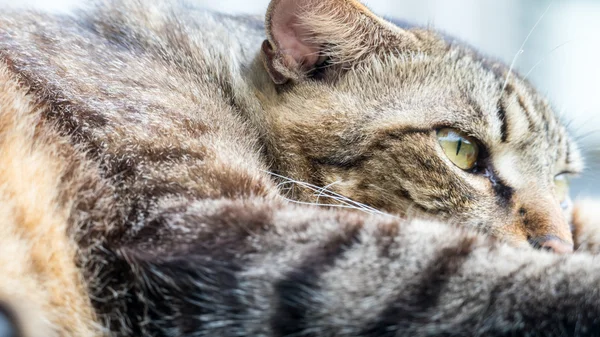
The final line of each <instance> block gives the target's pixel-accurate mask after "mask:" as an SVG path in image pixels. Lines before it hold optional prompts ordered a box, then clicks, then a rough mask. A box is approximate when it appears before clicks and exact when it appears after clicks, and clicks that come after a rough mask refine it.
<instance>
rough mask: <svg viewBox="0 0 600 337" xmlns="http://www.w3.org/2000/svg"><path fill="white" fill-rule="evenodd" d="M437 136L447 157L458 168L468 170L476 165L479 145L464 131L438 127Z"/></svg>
mask: <svg viewBox="0 0 600 337" xmlns="http://www.w3.org/2000/svg"><path fill="white" fill-rule="evenodd" d="M437 138H438V141H439V142H440V145H441V147H442V149H443V150H444V153H445V154H446V156H448V159H450V161H451V162H452V163H454V165H456V166H458V167H459V168H461V169H463V170H465V171H469V170H472V169H474V168H475V166H476V165H477V159H478V158H479V146H478V145H477V142H476V141H475V140H474V139H473V138H472V137H469V136H467V135H466V134H465V133H464V132H461V131H458V130H456V129H450V128H445V129H440V130H438V131H437Z"/></svg>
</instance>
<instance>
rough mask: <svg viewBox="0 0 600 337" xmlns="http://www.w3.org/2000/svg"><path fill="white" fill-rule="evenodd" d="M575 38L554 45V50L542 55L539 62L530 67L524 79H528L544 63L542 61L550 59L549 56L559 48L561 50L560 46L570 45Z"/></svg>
mask: <svg viewBox="0 0 600 337" xmlns="http://www.w3.org/2000/svg"><path fill="white" fill-rule="evenodd" d="M573 41H574V40H569V41H565V42H563V43H561V44H559V45H558V46H556V47H554V48H553V49H552V50H550V51H549V52H548V53H547V54H546V55H545V56H544V57H542V58H541V59H540V60H539V61H538V62H536V64H534V65H533V67H531V69H529V71H528V72H527V73H526V74H525V76H524V77H523V79H525V80H527V79H528V78H529V75H531V73H532V72H533V71H534V70H535V69H537V67H538V66H539V65H540V64H542V62H544V61H545V60H546V59H548V57H549V56H551V55H552V54H554V53H555V52H556V51H557V50H559V49H560V48H562V47H564V46H566V45H568V44H569V43H571V42H573Z"/></svg>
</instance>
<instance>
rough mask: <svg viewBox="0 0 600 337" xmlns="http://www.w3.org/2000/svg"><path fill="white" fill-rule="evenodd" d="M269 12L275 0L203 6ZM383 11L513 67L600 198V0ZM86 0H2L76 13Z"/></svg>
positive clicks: (516, 0) (398, 6) (375, 1)
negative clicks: (556, 120) (562, 123)
mask: <svg viewBox="0 0 600 337" xmlns="http://www.w3.org/2000/svg"><path fill="white" fill-rule="evenodd" d="M195 1H199V2H200V3H201V4H202V5H204V6H206V7H209V8H212V9H216V10H220V11H225V12H230V13H253V14H263V13H264V10H265V9H266V6H267V4H268V2H269V1H268V0H253V1H249V0H219V1H214V0H195ZM363 2H364V3H366V4H367V5H368V6H369V7H370V8H371V9H373V10H374V11H375V12H376V13H378V14H380V15H385V16H392V17H396V18H399V19H404V20H406V21H410V22H414V23H416V24H419V25H428V26H431V27H434V28H436V29H439V30H442V31H444V32H446V33H448V34H450V35H453V36H456V37H459V38H460V39H461V40H463V41H465V42H468V43H470V44H472V45H473V46H475V47H477V48H479V49H480V50H481V51H482V52H484V53H486V54H488V55H491V56H494V57H496V58H498V59H500V60H503V61H504V62H506V63H507V64H513V63H514V66H515V68H516V69H517V70H518V71H519V72H520V73H521V74H522V75H525V76H526V77H527V78H529V79H530V80H531V81H532V82H533V83H534V84H535V85H536V86H537V88H538V89H539V90H540V91H541V92H542V93H544V94H546V95H547V96H548V97H549V98H550V100H551V102H552V104H553V105H554V107H555V109H556V110H557V111H558V112H559V113H561V115H562V116H563V118H564V119H565V120H566V121H568V122H569V123H570V128H571V131H572V133H573V134H574V135H575V136H576V137H577V138H578V139H580V144H581V145H582V148H583V149H584V151H585V155H586V158H587V163H588V169H587V171H586V173H585V174H584V175H583V177H582V178H580V179H577V180H575V181H574V182H573V196H575V197H577V196H580V197H585V196H591V195H600V36H599V34H600V0H535V1H523V0H502V1H497V0H363ZM78 3H82V0H20V1H18V2H17V1H15V0H0V5H2V6H11V7H33V8H41V9H44V10H50V11H69V9H70V8H72V6H76V5H77V4H78Z"/></svg>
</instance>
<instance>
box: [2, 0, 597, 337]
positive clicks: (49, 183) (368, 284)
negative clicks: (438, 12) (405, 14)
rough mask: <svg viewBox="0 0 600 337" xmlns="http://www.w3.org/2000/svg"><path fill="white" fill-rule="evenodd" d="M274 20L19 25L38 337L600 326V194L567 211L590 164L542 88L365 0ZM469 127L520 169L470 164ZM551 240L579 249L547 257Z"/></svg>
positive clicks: (24, 255) (11, 168)
mask: <svg viewBox="0 0 600 337" xmlns="http://www.w3.org/2000/svg"><path fill="white" fill-rule="evenodd" d="M290 17H291V21H289V20H288V19H290ZM290 22H292V23H293V24H292V25H288V24H289V23H290ZM265 26H266V34H265ZM265 26H263V24H262V23H261V20H259V19H257V18H254V17H249V16H228V15H223V14H217V13H212V12H208V11H205V10H202V9H199V8H198V7H197V6H194V5H192V4H187V3H179V2H166V1H165V2H161V1H149V2H148V1H141V0H139V1H135V0H120V1H108V2H103V3H100V4H97V5H95V6H94V7H93V8H92V9H88V10H86V11H82V12H78V13H77V14H75V15H60V14H56V15H49V14H43V13H36V12H31V11H21V12H8V11H5V12H3V13H2V14H0V158H2V165H0V200H1V202H0V210H1V212H2V214H3V215H4V216H3V218H2V226H0V228H1V232H0V234H2V235H0V259H1V262H0V270H2V271H3V272H4V277H3V278H2V280H1V281H0V309H1V311H0V313H4V316H6V317H7V319H8V321H10V322H12V324H14V328H15V329H16V330H17V332H18V333H17V335H19V336H27V337H29V336H31V337H41V336H84V337H87V336H119V337H120V336H224V337H233V336H274V337H275V336H288V337H291V336H323V337H325V336H365V337H370V336H379V337H381V336H538V335H544V336H595V335H598V334H600V320H599V317H600V316H599V314H600V291H599V285H600V263H599V262H598V261H597V259H596V258H595V256H594V254H595V253H598V247H599V243H600V241H598V240H599V239H600V234H599V230H598V229H599V228H600V224H599V223H598V222H599V221H598V217H597V216H596V213H595V210H596V209H597V203H596V202H594V201H588V202H585V203H581V204H578V205H576V206H575V207H574V208H571V207H569V208H568V209H566V210H564V211H563V210H562V209H561V208H560V206H559V204H558V202H557V200H556V197H555V196H554V190H553V187H552V178H553V177H554V175H556V174H559V173H562V172H563V171H568V172H573V173H577V172H579V171H581V169H582V167H583V164H582V160H581V157H580V155H579V152H578V149H577V146H576V144H575V143H574V142H573V140H572V138H571V137H570V136H569V134H568V133H567V131H566V129H565V127H564V126H563V124H562V123H561V122H560V121H559V120H558V119H557V118H556V117H555V115H554V114H553V112H552V110H551V108H550V106H549V104H548V103H547V101H546V100H545V99H544V98H543V97H541V96H539V95H538V94H537V93H536V92H535V90H534V89H533V88H532V87H531V85H530V84H528V83H527V82H526V81H525V80H523V79H522V78H521V77H519V76H518V75H516V74H512V73H511V72H509V69H508V68H507V67H506V66H504V65H502V64H501V63H498V62H495V61H493V60H491V59H488V58H486V57H483V56H480V55H479V54H478V53H476V52H475V51H473V50H472V49H471V48H469V47H467V46H464V45H462V44H458V43H454V42H452V41H449V40H448V39H447V38H443V37H441V36H440V35H438V34H437V33H436V32H434V31H430V30H426V29H420V28H414V29H400V28H398V27H397V26H395V25H393V24H391V23H388V22H386V21H384V20H382V19H380V18H379V17H377V16H375V15H374V14H373V13H371V12H370V11H368V9H366V8H365V7H364V6H363V5H361V4H360V3H358V2H356V1H354V0H322V1H319V2H317V1H313V0H302V1H291V0H274V1H273V2H272V3H271V6H270V8H269V11H268V14H267V20H266V25H265ZM290 29H291V30H292V34H290ZM290 36H295V37H296V38H298V39H299V40H292V41H291V43H290V40H289V37H290ZM448 125H450V126H453V127H458V128H463V129H467V130H469V132H471V133H472V134H473V135H474V136H477V137H478V138H479V139H481V140H482V141H483V142H484V143H486V144H488V145H489V147H490V148H489V151H490V152H491V153H490V158H492V159H493V162H492V164H493V165H492V164H490V165H491V166H489V167H493V168H494V170H493V171H490V172H487V173H488V174H487V175H483V176H479V177H477V178H472V177H471V176H468V175H467V173H465V172H462V171H460V170H457V169H456V168H454V167H453V166H452V165H451V163H449V162H448V161H447V160H446V159H445V157H444V156H443V155H442V154H441V153H439V149H438V146H437V143H436V142H435V138H434V137H432V133H433V130H435V129H436V128H439V127H441V126H448ZM532 135H535V137H532ZM436 151H437V152H436ZM284 177H285V178H284ZM290 179H291V180H290ZM290 181H296V182H297V183H296V184H292V183H290ZM326 186H327V187H328V188H327V189H323V187H326ZM315 189H316V190H317V191H316V193H315V191H314V190H315ZM333 193H335V194H333ZM326 196H329V198H326ZM331 196H334V197H335V198H331ZM341 196H345V197H347V198H349V199H347V200H346V199H344V200H345V201H344V200H342V201H344V202H342V203H341V204H340V199H341V198H342V197H341ZM350 199H351V200H353V201H348V200H350ZM321 202H324V203H327V204H331V207H318V206H315V205H314V204H315V203H321ZM305 203H308V204H312V205H304V204H305ZM362 204H364V206H361V205H362ZM348 205H351V206H353V208H361V209H362V210H363V211H366V212H360V211H357V210H355V209H350V210H348V209H336V208H335V207H336V206H337V207H340V206H348ZM367 213H373V214H367ZM384 213H385V214H384ZM569 225H572V226H573V228H574V230H573V233H571V231H570V230H569ZM547 236H552V237H557V238H558V239H559V240H562V242H565V243H568V244H574V245H575V249H576V250H577V253H576V254H572V255H558V254H554V253H552V252H547V251H542V250H535V249H532V248H531V247H529V246H528V241H531V240H532V239H536V238H540V237H542V238H543V237H547ZM0 321H1V320H0ZM0 325H1V322H0Z"/></svg>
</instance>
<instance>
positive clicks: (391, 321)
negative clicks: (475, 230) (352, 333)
mask: <svg viewBox="0 0 600 337" xmlns="http://www.w3.org/2000/svg"><path fill="white" fill-rule="evenodd" d="M474 245H475V238H473V237H465V238H463V239H462V240H460V241H459V242H458V244H457V245H456V246H453V247H449V248H445V249H441V250H440V251H439V252H438V254H436V256H435V257H434V258H433V259H432V262H431V263H430V264H429V265H428V266H426V267H425V268H424V269H423V270H422V271H421V272H420V273H419V275H420V277H419V278H418V279H417V280H416V281H415V282H414V283H411V284H410V285H405V286H406V288H408V289H406V288H404V289H399V295H398V296H397V297H396V298H394V299H393V300H392V301H390V303H389V305H388V306H387V308H385V309H384V310H383V311H382V312H381V314H379V315H378V316H379V318H378V319H377V320H375V321H373V322H371V323H370V324H368V326H367V327H365V329H364V330H363V331H362V332H361V333H360V334H359V335H360V336H365V337H395V336H398V333H399V332H402V331H403V330H405V329H406V328H407V327H409V326H411V325H412V324H415V323H426V322H428V321H429V317H430V315H429V313H430V312H431V311H432V310H435V309H436V306H437V305H438V302H439V298H440V296H441V295H442V294H443V292H444V289H445V287H446V285H447V284H448V282H449V281H450V278H452V277H453V276H454V275H455V274H456V273H458V272H459V270H460V268H461V267H462V265H463V264H464V263H465V261H466V260H467V258H468V257H469V255H470V254H471V252H472V251H473V249H474ZM409 289H413V291H409Z"/></svg>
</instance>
